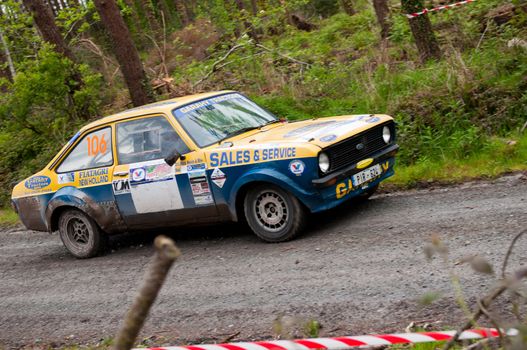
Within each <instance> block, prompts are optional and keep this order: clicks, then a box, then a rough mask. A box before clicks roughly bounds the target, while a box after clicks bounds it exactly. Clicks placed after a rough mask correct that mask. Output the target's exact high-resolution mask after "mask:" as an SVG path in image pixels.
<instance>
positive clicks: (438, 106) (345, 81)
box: [0, 0, 527, 221]
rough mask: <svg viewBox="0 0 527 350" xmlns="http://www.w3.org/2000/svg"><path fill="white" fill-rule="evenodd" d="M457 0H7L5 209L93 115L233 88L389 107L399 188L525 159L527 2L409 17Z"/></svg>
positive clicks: (301, 111)
mask: <svg viewBox="0 0 527 350" xmlns="http://www.w3.org/2000/svg"><path fill="white" fill-rule="evenodd" d="M447 3H449V2H448V1H432V0H429V1H422V0H401V1H399V0H372V2H370V1H368V0H340V1H337V0H291V1H285V0H266V1H264V0H250V1H249V0H247V1H245V0H197V1H190V0H93V1H92V0H2V1H1V2H0V207H6V206H7V205H8V203H9V196H10V192H11V189H12V186H13V183H15V182H18V181H21V180H22V179H24V178H25V177H27V176H29V175H31V174H33V173H34V172H36V171H38V170H40V169H42V168H43V167H44V166H45V164H47V162H48V161H49V160H50V159H51V158H52V156H53V155H54V154H55V153H56V152H57V151H58V150H59V149H60V148H61V147H62V146H63V144H64V143H65V142H66V141H67V140H68V139H69V138H70V137H71V136H72V135H73V134H74V133H75V132H76V131H77V130H78V128H79V127H80V126H81V125H84V124H86V123H87V122H89V121H92V120H95V119H98V118H100V117H101V116H106V115H109V114H111V113H115V112H119V111H121V110H123V109H126V108H129V107H132V106H134V105H141V104H144V103H148V102H152V101H155V100H163V99H166V98H169V97H176V96H182V95H186V94H190V93H197V92H203V91H211V90H222V89H232V90H239V91H242V92H244V93H246V94H247V95H249V96H250V97H251V98H253V99H254V100H255V101H257V102H258V103H260V104H261V105H263V106H265V107H266V108H267V109H269V110H270V111H272V112H273V113H275V114H276V115H277V116H279V117H286V118H288V119H290V120H295V119H303V118H313V117H324V116H331V115H343V114H362V113H388V114H391V115H393V116H394V117H395V119H396V122H397V125H398V143H399V144H400V145H401V151H400V154H399V158H398V167H397V171H396V172H397V175H396V176H395V177H394V178H393V179H392V180H391V184H392V186H393V185H396V186H404V187H411V186H416V185H421V184H429V183H435V182H438V181H439V182H453V181H459V180H465V179H469V178H474V177H490V176H497V175H499V174H502V173H504V172H510V171H519V170H525V169H527V136H526V135H525V133H526V131H525V129H526V127H527V123H526V120H527V2H526V1H524V0H510V1H508V0H478V1H474V2H470V3H467V4H465V5H463V6H460V7H455V8H453V9H448V10H443V11H437V12H433V13H429V14H425V15H422V16H418V17H415V18H408V17H407V16H404V14H407V13H413V12H418V11H420V10H422V9H424V8H431V7H434V6H438V5H442V4H447ZM0 214H1V215H0V217H1V218H2V220H0V221H5V220H13V217H14V216H13V214H12V213H10V212H9V211H8V210H1V211H0Z"/></svg>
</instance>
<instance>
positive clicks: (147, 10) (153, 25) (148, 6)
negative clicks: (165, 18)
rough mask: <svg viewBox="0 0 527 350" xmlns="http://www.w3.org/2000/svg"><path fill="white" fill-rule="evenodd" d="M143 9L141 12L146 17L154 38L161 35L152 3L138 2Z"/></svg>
mask: <svg viewBox="0 0 527 350" xmlns="http://www.w3.org/2000/svg"><path fill="white" fill-rule="evenodd" d="M139 3H140V4H141V6H142V8H143V12H144V14H145V16H146V19H147V21H148V25H149V26H150V29H151V30H152V33H153V34H154V37H157V36H158V35H159V34H160V33H161V26H160V25H159V21H158V20H157V17H156V13H155V11H154V6H153V5H152V2H151V1H149V0H147V1H139Z"/></svg>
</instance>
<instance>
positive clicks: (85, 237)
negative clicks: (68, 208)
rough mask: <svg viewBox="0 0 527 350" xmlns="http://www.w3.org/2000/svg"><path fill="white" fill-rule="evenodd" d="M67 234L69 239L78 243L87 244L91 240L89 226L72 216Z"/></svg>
mask: <svg viewBox="0 0 527 350" xmlns="http://www.w3.org/2000/svg"><path fill="white" fill-rule="evenodd" d="M67 234H68V238H69V240H70V241H71V242H72V243H74V244H77V245H86V244H88V242H89V241H90V230H89V229H88V226H87V225H86V223H85V222H84V221H82V220H81V219H78V218H72V219H70V220H69V221H68V226H67Z"/></svg>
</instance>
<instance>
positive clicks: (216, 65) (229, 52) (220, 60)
mask: <svg viewBox="0 0 527 350" xmlns="http://www.w3.org/2000/svg"><path fill="white" fill-rule="evenodd" d="M248 44H249V43H244V44H238V45H234V46H233V47H231V49H230V50H229V51H227V53H226V54H225V55H224V56H223V57H222V58H220V59H219V60H217V61H216V62H214V63H213V64H212V68H211V70H210V71H209V72H208V73H207V74H206V75H205V76H204V77H203V78H201V79H200V80H198V81H197V82H195V83H194V84H192V88H194V87H196V86H198V85H199V84H201V83H202V82H204V81H205V80H207V79H208V78H209V77H210V76H211V75H212V74H214V73H215V72H216V71H217V70H218V69H219V68H221V67H224V66H221V67H218V65H219V64H220V63H222V62H223V61H225V60H226V59H227V58H229V56H230V55H231V54H232V53H233V52H234V51H236V50H237V49H239V48H241V47H244V46H247V45H248Z"/></svg>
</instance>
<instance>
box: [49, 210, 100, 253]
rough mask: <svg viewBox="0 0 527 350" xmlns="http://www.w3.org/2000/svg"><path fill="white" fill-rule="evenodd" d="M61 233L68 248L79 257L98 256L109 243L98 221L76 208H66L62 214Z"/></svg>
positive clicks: (61, 237)
mask: <svg viewBox="0 0 527 350" xmlns="http://www.w3.org/2000/svg"><path fill="white" fill-rule="evenodd" d="M59 234H60V239H61V240H62V243H63V244H64V246H65V247H66V249H67V250H68V251H69V252H70V253H71V254H72V255H73V256H75V257H76V258H79V259H86V258H91V257H94V256H97V255H98V254H100V253H101V252H102V251H103V250H104V248H105V247H106V243H107V237H106V235H105V233H104V232H102V231H101V229H100V228H99V226H98V225H97V223H96V222H95V221H93V219H92V218H90V217H89V216H88V215H86V214H84V213H83V212H82V211H80V210H76V209H69V210H66V211H65V212H63V213H62V214H61V215H60V218H59Z"/></svg>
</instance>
